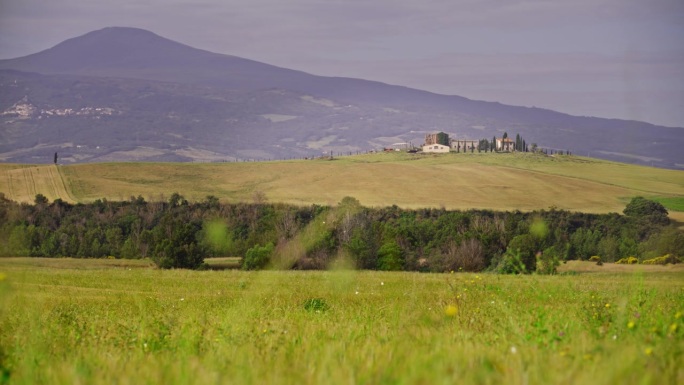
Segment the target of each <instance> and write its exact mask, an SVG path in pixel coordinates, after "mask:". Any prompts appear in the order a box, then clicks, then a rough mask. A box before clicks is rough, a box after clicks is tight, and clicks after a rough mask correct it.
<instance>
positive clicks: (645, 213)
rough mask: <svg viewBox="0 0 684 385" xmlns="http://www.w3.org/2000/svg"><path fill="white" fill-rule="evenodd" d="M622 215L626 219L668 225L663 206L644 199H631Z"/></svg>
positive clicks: (665, 210) (668, 220)
mask: <svg viewBox="0 0 684 385" xmlns="http://www.w3.org/2000/svg"><path fill="white" fill-rule="evenodd" d="M623 213H624V214H625V215H626V216H628V217H634V218H641V219H644V220H647V221H649V222H651V223H654V224H661V225H667V224H669V223H670V219H669V218H668V216H667V214H668V212H667V209H666V208H665V206H663V205H662V204H661V203H659V202H655V201H652V200H649V199H646V198H644V197H634V198H632V200H631V201H630V202H629V203H628V204H627V206H626V207H625V210H624V211H623Z"/></svg>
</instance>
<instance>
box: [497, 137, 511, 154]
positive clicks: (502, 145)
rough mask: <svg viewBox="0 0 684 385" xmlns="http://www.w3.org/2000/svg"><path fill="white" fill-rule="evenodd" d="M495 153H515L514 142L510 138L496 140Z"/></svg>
mask: <svg viewBox="0 0 684 385" xmlns="http://www.w3.org/2000/svg"><path fill="white" fill-rule="evenodd" d="M496 151H515V140H513V139H511V138H496Z"/></svg>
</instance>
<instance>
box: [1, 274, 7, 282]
mask: <svg viewBox="0 0 684 385" xmlns="http://www.w3.org/2000/svg"><path fill="white" fill-rule="evenodd" d="M6 278H7V274H5V273H0V282H2V281H4V280H5V279H6Z"/></svg>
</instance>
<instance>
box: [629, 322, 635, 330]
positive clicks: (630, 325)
mask: <svg viewBox="0 0 684 385" xmlns="http://www.w3.org/2000/svg"><path fill="white" fill-rule="evenodd" d="M627 328H628V329H634V321H629V322H627Z"/></svg>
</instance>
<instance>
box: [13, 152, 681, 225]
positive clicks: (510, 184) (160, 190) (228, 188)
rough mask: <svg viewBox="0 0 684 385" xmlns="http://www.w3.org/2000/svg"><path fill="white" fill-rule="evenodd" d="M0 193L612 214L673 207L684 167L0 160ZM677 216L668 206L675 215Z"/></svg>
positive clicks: (562, 160) (392, 157)
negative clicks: (641, 200) (635, 206)
mask: <svg viewBox="0 0 684 385" xmlns="http://www.w3.org/2000/svg"><path fill="white" fill-rule="evenodd" d="M0 192H3V193H4V194H5V196H7V197H9V198H10V199H13V200H16V201H22V202H31V201H32V200H33V198H34V197H35V194H37V193H41V194H43V195H45V196H46V197H48V199H50V200H53V199H56V198H61V199H63V200H65V201H72V202H90V201H93V200H95V199H99V198H106V199H109V200H124V199H128V198H130V197H131V196H138V195H141V196H143V197H144V198H145V199H147V200H158V199H160V198H164V197H168V196H169V195H170V194H171V193H173V192H178V193H180V194H181V195H183V196H185V197H186V198H187V199H190V200H200V199H203V198H205V197H206V196H207V195H214V196H216V197H218V198H219V199H220V200H222V201H225V202H236V201H252V200H253V199H254V198H255V195H261V194H256V193H257V192H260V193H263V194H264V195H265V197H266V199H268V201H271V202H284V203H293V204H304V205H308V204H313V203H316V204H334V203H337V202H339V201H340V200H341V199H342V198H343V197H344V196H353V197H356V198H357V199H359V201H360V202H361V203H362V204H363V205H366V206H388V205H398V206H400V207H405V208H417V207H445V208H447V209H470V208H483V209H485V208H486V209H494V210H516V209H517V210H533V209H540V208H548V207H551V206H555V207H557V208H560V209H568V210H575V211H586V212H597V213H601V212H611V211H617V212H620V211H622V209H623V208H624V205H625V203H626V202H627V200H628V199H629V198H630V197H633V196H636V195H642V196H645V197H650V198H656V199H659V200H660V201H661V202H663V204H665V205H666V206H667V207H668V208H669V209H670V210H671V211H673V210H675V211H676V210H681V207H682V200H684V172H682V171H677V170H665V169H657V168H650V167H643V166H635V165H628V164H623V163H615V162H608V161H603V160H597V159H591V158H583V157H576V156H554V157H550V156H544V155H537V154H491V153H487V154H485V153H481V154H477V153H475V154H462V153H461V154H440V155H436V154H429V155H428V154H406V153H379V154H369V155H359V156H350V157H343V158H338V159H334V160H327V159H326V160H293V161H279V162H258V163H194V164H193V163H100V164H78V165H66V166H59V167H55V166H53V165H50V166H46V165H40V166H35V165H17V164H0ZM676 215H677V214H675V216H676Z"/></svg>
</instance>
